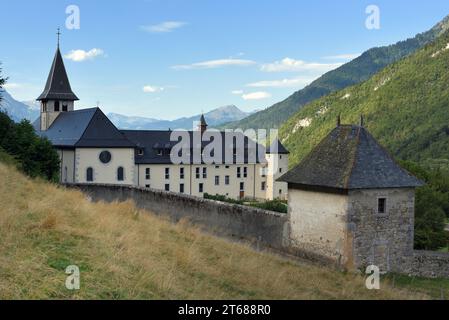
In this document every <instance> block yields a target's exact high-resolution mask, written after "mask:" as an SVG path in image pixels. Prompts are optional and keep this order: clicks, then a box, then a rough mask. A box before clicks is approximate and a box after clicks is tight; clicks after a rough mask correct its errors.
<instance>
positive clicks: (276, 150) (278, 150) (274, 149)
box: [267, 139, 290, 154]
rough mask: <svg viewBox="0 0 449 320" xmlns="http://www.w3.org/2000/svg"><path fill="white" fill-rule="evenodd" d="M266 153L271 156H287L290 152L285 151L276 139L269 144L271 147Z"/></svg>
mask: <svg viewBox="0 0 449 320" xmlns="http://www.w3.org/2000/svg"><path fill="white" fill-rule="evenodd" d="M267 153H268V154H270V153H273V154H289V153H290V152H289V151H288V150H287V148H285V147H284V145H283V144H282V143H281V142H280V141H279V139H276V140H274V141H273V143H271V145H270V146H269V147H268V149H267Z"/></svg>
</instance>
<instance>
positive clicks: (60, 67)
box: [37, 46, 79, 101]
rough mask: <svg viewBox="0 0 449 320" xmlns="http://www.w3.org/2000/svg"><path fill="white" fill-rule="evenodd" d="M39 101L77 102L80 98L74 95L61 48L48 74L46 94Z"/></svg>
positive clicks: (57, 50) (57, 51) (43, 93)
mask: <svg viewBox="0 0 449 320" xmlns="http://www.w3.org/2000/svg"><path fill="white" fill-rule="evenodd" d="M37 100H38V101H46V100H66V101H77V100H79V99H78V97H77V96H76V95H75V94H74V93H73V91H72V88H71V86H70V82H69V77H68V76H67V72H66V70H65V66H64V61H63V60H62V55H61V51H60V50H59V46H58V48H57V49H56V54H55V57H54V59H53V64H52V65H51V69H50V73H49V74H48V78H47V83H46V84H45V89H44V92H42V94H41V95H40V96H39V98H37Z"/></svg>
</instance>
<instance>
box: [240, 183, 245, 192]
mask: <svg viewBox="0 0 449 320" xmlns="http://www.w3.org/2000/svg"><path fill="white" fill-rule="evenodd" d="M240 191H241V192H242V191H245V183H244V182H240Z"/></svg>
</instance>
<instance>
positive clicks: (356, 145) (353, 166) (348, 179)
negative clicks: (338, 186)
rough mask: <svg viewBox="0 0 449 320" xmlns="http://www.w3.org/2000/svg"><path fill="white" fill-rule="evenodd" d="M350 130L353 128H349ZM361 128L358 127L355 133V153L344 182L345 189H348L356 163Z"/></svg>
mask: <svg viewBox="0 0 449 320" xmlns="http://www.w3.org/2000/svg"><path fill="white" fill-rule="evenodd" d="M351 127H352V128H353V127H354V126H351ZM362 130H363V127H358V132H357V137H356V142H355V151H354V154H353V157H354V158H353V159H352V163H351V169H350V170H349V174H348V176H347V179H346V181H345V188H346V189H349V184H350V182H351V177H352V172H353V171H354V168H355V165H356V161H357V154H358V151H359V146H360V133H361V132H362Z"/></svg>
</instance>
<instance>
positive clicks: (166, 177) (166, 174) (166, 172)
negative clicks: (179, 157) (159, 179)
mask: <svg viewBox="0 0 449 320" xmlns="http://www.w3.org/2000/svg"><path fill="white" fill-rule="evenodd" d="M165 179H170V168H165Z"/></svg>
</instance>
